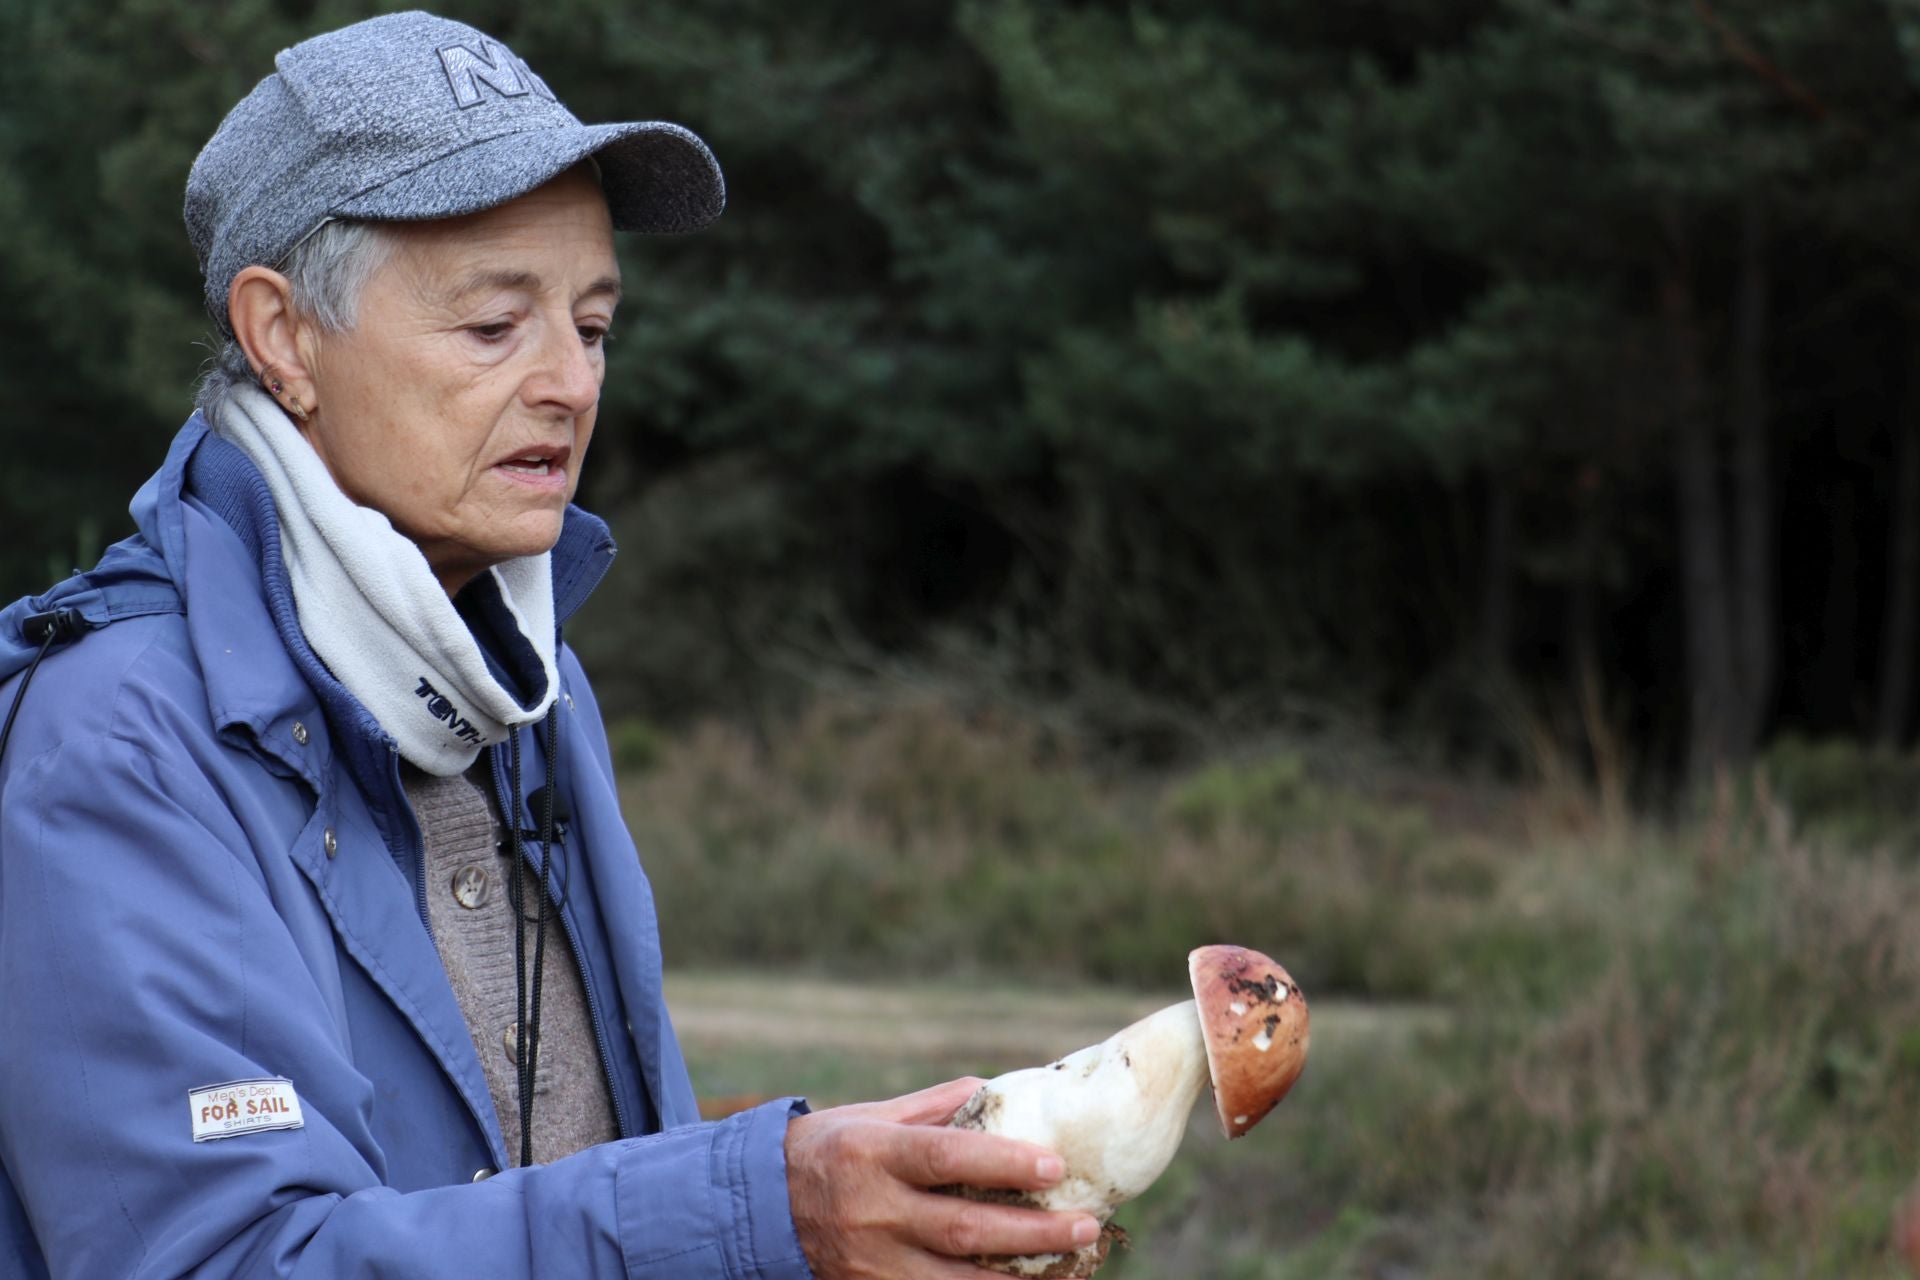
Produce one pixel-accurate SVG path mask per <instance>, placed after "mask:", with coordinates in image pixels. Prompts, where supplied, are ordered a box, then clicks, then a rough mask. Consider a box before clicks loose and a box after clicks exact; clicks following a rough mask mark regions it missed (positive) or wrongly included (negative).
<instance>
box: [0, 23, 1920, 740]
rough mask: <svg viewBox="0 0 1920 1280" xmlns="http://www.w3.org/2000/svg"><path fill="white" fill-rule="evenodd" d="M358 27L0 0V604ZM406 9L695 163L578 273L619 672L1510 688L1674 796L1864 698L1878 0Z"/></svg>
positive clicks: (1881, 710)
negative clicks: (1568, 711)
mask: <svg viewBox="0 0 1920 1280" xmlns="http://www.w3.org/2000/svg"><path fill="white" fill-rule="evenodd" d="M391 7H398V6H397V5H384V6H382V5H374V4H369V3H366V2H365V0H233V2H232V3H227V4H222V5H215V6H207V5H190V4H187V3H185V2H184V0H137V2H135V3H119V4H108V3H106V0H75V2H72V3H55V0H10V3H9V4H8V5H7V6H6V7H5V16H4V18H0V36H4V38H5V39H6V41H7V46H8V48H9V50H10V51H11V53H12V55H13V56H12V57H11V59H10V63H9V65H10V68H11V69H10V72H9V75H8V76H7V77H4V78H0V228H3V229H4V230H5V233H6V234H5V235H0V295H3V296H4V297H5V299H6V301H7V305H6V306H5V307H4V308H0V380H3V381H4V383H5V385H6V387H7V389H8V393H9V400H10V402H11V403H10V408H11V410H12V412H10V413H9V414H8V416H7V419H6V427H5V430H6V432H7V436H8V439H7V441H6V446H7V451H8V458H9V462H8V465H7V467H6V468H5V469H4V473H3V476H4V478H0V506H3V508H4V510H5V512H6V515H7V525H8V528H9V530H10V532H11V534H12V536H11V537H10V538H9V539H8V540H7V542H6V544H5V545H4V547H0V586H4V587H5V588H6V590H7V591H8V592H9V593H12V592H18V591H26V590H31V589H36V588H37V587H39V586H40V585H41V584H43V583H44V582H45V581H46V580H47V579H48V577H49V576H51V575H52V574H55V573H57V572H63V571H64V570H65V568H66V567H67V566H68V565H69V564H71V563H73V562H84V561H85V560H87V559H89V558H90V557H91V555H92V554H93V552H94V551H95V550H96V549H97V547H98V545H99V544H100V543H101V542H102V541H103V540H106V539H110V538H112V537H116V536H119V535H120V534H121V533H123V532H124V531H125V525H126V521H125V517H124V515H123V514H122V509H123V506H124V502H125V500H126V498H127V496H128V495H129V494H130V493H131V492H132V490H133V488H134V487H135V486H136V485H137V483H138V482H139V480H140V479H141V478H142V477H143V476H144V475H145V474H146V473H147V472H148V471H150V470H151V468H152V467H153V466H154V465H155V463H156V462H157V461H158V458H159V456H160V452H161V449H162V447H163V445H164V441H165V440H166V438H167V436H168V433H169V431H170V429H171V427H172V426H173V424H174V423H175V422H176V421H177V420H178V419H179V418H180V417H181V416H182V414H183V411H184V409H185V406H186V405H187V403H188V389H189V387H190V385H191V382H192V380H193V377H194V374H195V370H196V368H197V367H198V366H199V365H200V363H201V362H202V361H203V360H204V359H205V358H206V355H207V349H206V345H205V344H206V342H207V339H206V337H205V330H206V327H207V326H206V324H205V322H204V320H203V319H202V318H201V317H200V315H199V312H198V309H197V280H196V272H195V267H194V263H193V260H192V256H191V251H190V250H189V248H188V246H187V244H186V240H185V236H184V233H183V231H182V228H181V226H180V220H179V205H180V194H181V188H182V185H183V182H184V177H185V173H186V169H187V167H188V165H189V164H190V162H191V160H192V157H193V155H194V153H195V152H196V150H197V148H198V147H199V145H200V143H201V142H202V141H204V139H205V138H206V137H207V136H208V135H209V134H210V133H211V131H212V129H213V127H214V126H215V125H216V124H217V122H218V120H219V118H220V116H221V114H222V112H223V111H224V110H225V109H226V108H227V107H228V106H230V105H231V104H232V103H233V102H234V101H236V100H237V99H238V98H239V97H240V96H241V95H242V94H243V93H244V92H245V91H246V89H247V88H249V87H250V86H251V84H252V83H253V82H254V80H255V79H257V78H258V77H259V76H260V75H261V74H263V73H264V72H265V71H266V70H267V69H268V67H269V66H270V64H271V57H272V54H273V52H274V51H275V50H276V49H278V48H281V47H283V46H285V45H286V44H288V43H291V42H292V41H294V40H296V39H298V38H300V37H301V36H303V35H305V34H308V33H311V32H314V31H318V30H322V29H326V28H328V27H331V26H336V25H339V24H341V23H343V22H346V21H350V20H352V19H354V18H357V17H361V16H365V15H366V14H368V13H371V12H374V11H376V10H378V9H380V8H391ZM442 9H443V11H445V12H447V13H448V14H449V15H450V16H455V17H460V18H464V19H467V20H469V21H472V22H474V23H475V24H476V25H479V26H481V27H483V28H485V29H488V30H490V31H492V32H494V33H495V34H497V35H498V36H500V37H501V38H503V39H505V40H506V41H508V42H509V43H510V44H512V45H513V46H514V47H515V49H516V50H517V51H518V52H520V53H521V54H522V55H523V56H525V57H526V58H527V59H528V60H529V61H530V62H531V63H532V64H533V65H534V66H535V67H536V68H538V69H539V70H540V72H541V74H542V75H543V76H544V77H545V78H546V79H547V80H548V81H549V83H551V84H552V85H554V86H555V87H556V89H557V90H558V91H559V92H560V93H561V95H562V97H563V98H564V99H565V100H566V101H567V102H568V103H569V105H571V106H572V107H573V108H574V110H575V111H576V113H578V114H579V115H581V117H582V118H584V119H589V120H594V119H625V118H633V117H635V116H660V117H664V118H670V119H678V120H682V121H685V122H687V123H689V124H691V125H693V126H694V127H695V128H697V129H699V130H700V131H701V132H702V133H703V134H704V135H706V136H707V137H708V138H709V140H710V141H711V142H712V143H713V145H714V147H715V149H716V151H717V152H718V153H719V155H720V156H721V158H722V161H723V163H724V164H725V166H726V168H727V172H728V177H729V184H730V191H731V207H730V209H729V212H728V214H727V216H726V217H725V218H724V219H722V221H721V222H720V223H719V224H717V225H716V226H715V227H714V228H712V229H710V230H709V231H708V232H706V233H703V234H701V235H699V236H697V237H691V238H685V239H679V238H674V239H662V240H651V241H645V242H635V243H632V244H629V245H627V246H625V247H624V248H623V253H624V255H625V260H626V271H627V274H628V280H629V290H628V295H629V302H628V305H627V307H626V314H625V315H624V316H623V318H622V323H621V325H620V332H619V333H618V335H617V340H616V342H615V345H614V348H613V372H612V374H611V376H610V378H609V382H608V386H607V392H606V400H605V404H604V409H603V416H602V424H601V428H600V431H599V433H598V435H597V437H596V443H595V449H594V461H593V465H592V466H591V467H590V468H589V469H588V477H587V486H586V490H585V493H584V495H583V497H584V498H585V500H586V501H587V502H588V503H589V504H590V505H594V506H596V507H598V508H600V509H602V510H605V511H607V512H608V513H609V514H611V515H612V516H613V518H614V520H615V523H616V528H617V530H618V531H619V532H620V533H621V534H622V535H623V541H624V543H625V546H626V549H627V550H626V554H625V555H624V556H623V558H622V562H621V564H620V566H619V568H618V570H617V573H616V577H615V578H614V579H613V580H612V582H611V584H610V585H611V588H612V589H611V590H610V591H609V592H608V593H606V595H605V596H603V598H602V599H601V600H600V601H599V602H598V603H597V604H596V606H595V609H594V611H593V613H592V616H591V617H590V618H589V619H587V620H585V621H584V622H583V623H582V625H581V627H580V629H579V635H578V636H577V639H578V640H579V641H580V642H581V643H582V644H583V645H584V646H585V647H587V648H588V649H589V650H590V651H595V652H597V653H598V655H599V656H600V657H601V658H602V659H604V660H603V661H601V662H600V663H599V664H598V665H599V667H600V669H601V670H602V672H603V674H602V677H601V679H602V682H603V684H604V685H605V686H606V688H607V691H608V694H609V696H610V699H611V700H612V701H613V702H615V703H616V705H620V706H625V707H629V708H637V709H644V710H645V711H646V712H647V713H649V714H651V715H656V716H673V715H676V714H680V713H684V712H688V711H691V710H694V709H696V708H705V707H714V706H719V707H723V708H730V709H735V710H748V711H755V710H760V709H763V708H764V707H765V706H766V705H767V704H768V700H769V699H772V698H776V697H778V695H779V692H780V689H781V687H782V681H783V680H784V679H786V678H787V677H788V676H789V675H790V673H791V671H792V668H793V666H794V664H795V663H796V662H800V663H802V664H812V665H814V666H816V667H817V666H818V665H819V664H820V663H821V662H822V661H831V662H834V663H842V664H844V663H848V662H851V663H854V664H857V665H871V664H874V663H878V662H882V661H885V660H888V659H889V658H890V657H895V656H899V655H925V654H929V653H934V652H951V651H952V646H954V645H955V644H956V643H957V644H958V645H959V647H960V648H961V649H963V650H965V651H967V652H971V653H975V654H986V655H988V657H989V658H990V659H991V661H992V663H993V664H994V668H993V669H994V670H995V671H996V672H1000V673H1004V674H1006V675H1007V676H1009V677H1010V678H1011V679H1012V680H1014V681H1015V682H1016V683H1017V684H1018V686H1019V687H1020V688H1023V689H1027V690H1039V691H1043V692H1045V693H1046V694H1048V695H1050V696H1054V697H1060V698H1064V699H1066V700H1068V701H1076V700H1077V701H1078V702H1079V703H1080V704H1081V705H1083V706H1086V707H1089V708H1093V709H1094V710H1095V711H1096V712H1097V713H1099V714H1104V715H1106V716H1108V717H1109V718H1110V720H1111V724H1110V726H1109V727H1110V728H1111V729H1112V731H1113V732H1114V733H1115V734H1116V735H1120V736H1122V737H1124V736H1125V735H1127V734H1129V733H1132V732H1134V731H1135V730H1138V729H1140V728H1142V727H1143V726H1146V727H1149V728H1151V727H1153V726H1156V725H1158V726H1162V727H1164V726H1165V725H1167V724H1187V725H1191V724H1193V723H1206V724H1213V725H1224V726H1227V727H1243V728H1244V727H1256V726H1268V725H1271V724H1273V723H1275V722H1276V721H1277V720H1280V719H1283V718H1285V717H1288V716H1293V715H1298V714H1300V713H1301V711H1302V708H1320V709H1322V710H1324V709H1325V708H1327V707H1334V708H1337V709H1339V710H1340V711H1341V712H1342V713H1343V714H1358V715H1363V716H1381V717H1386V718H1388V719H1389V720H1390V721H1392V722H1394V723H1398V724H1402V725H1413V726H1414V727H1416V728H1418V729H1419V730H1421V731H1423V732H1426V733H1428V734H1430V735H1433V736H1435V737H1436V739H1437V740H1442V741H1444V740H1449V739H1453V740H1466V741H1470V742H1474V743H1478V744H1481V749H1485V744H1486V743H1487V741H1488V740H1489V737H1490V735H1492V734H1493V733H1494V724H1495V718H1493V717H1492V716H1491V715H1490V710H1489V709H1490V708H1492V707H1498V706H1504V705H1506V703H1505V702H1503V701H1501V699H1502V698H1504V696H1505V691H1510V690H1512V689H1515V688H1518V689H1521V690H1525V691H1527V695H1528V698H1529V700H1530V701H1531V702H1533V703H1534V704H1535V705H1545V706H1548V707H1554V706H1563V705H1564V706H1571V705H1573V704H1574V703H1575V702H1577V701H1578V700H1579V699H1580V698H1581V697H1582V696H1583V695H1584V694H1585V692H1586V691H1588V690H1592V689H1599V690H1601V691H1602V701H1603V702H1605V703H1606V705H1608V706H1616V705H1621V706H1625V707H1626V708H1627V710H1625V711H1623V712H1620V713H1619V714H1621V715H1622V716H1623V717H1624V718H1625V719H1626V720H1627V724H1626V725H1625V726H1624V727H1625V728H1627V729H1628V730H1630V731H1631V732H1632V733H1633V734H1634V735H1635V742H1636V744H1637V746H1638V747H1639V748H1640V749H1641V751H1642V753H1643V755H1644V757H1645V758H1646V759H1648V760H1649V761H1651V762H1653V763H1655V764H1657V765H1662V766H1669V765H1670V766H1672V767H1673V768H1674V769H1676V770H1680V771H1686V772H1691V773H1692V774H1694V775H1695V776H1699V775H1701V774H1703V773H1704V772H1706V771H1708V770H1710V769H1711V768H1713V767H1715V766H1716V765H1718V764H1721V763H1726V762H1736V763H1737V762H1738V761H1740V760H1742V759H1744V758H1746V756H1747V755H1748V753H1749V752H1751V751H1752V750H1753V748H1754V747H1755V745H1756V744H1757V742H1758V741H1759V740H1760V739H1761V738H1762V737H1763V736H1765V735H1766V734H1768V733H1770V732H1772V731H1773V730H1775V729H1776V728H1779V727H1782V726H1787V727H1796V728H1801V729H1805V730H1808V731H1813V732H1821V733H1833V732H1839V733H1860V734H1865V733H1868V732H1874V731H1877V732H1879V733H1880V735H1881V736H1882V737H1886V738H1890V739H1892V740H1894V741H1900V740H1902V739H1904V738H1905V736H1906V734H1907V732H1908V729H1909V728H1910V726H1911V722H1912V718H1913V717H1912V712H1913V707H1912V705H1911V703H1912V702H1913V701H1914V699H1915V697H1916V696H1920V691H1917V690H1916V689H1915V684H1916V683H1917V682H1916V681H1915V679H1914V677H1913V674H1912V672H1911V653H1910V650H1912V649H1913V648H1914V640H1913V631H1914V625H1915V624H1913V623H1912V622H1911V621H1910V619H1911V618H1912V617H1913V616H1915V615H1916V608H1917V607H1916V606H1915V604H1914V603H1913V599H1912V597H1913V596H1914V595H1915V593H1916V589H1920V583H1916V581H1915V578H1916V577H1920V568H1916V566H1920V510H1914V509H1915V508H1920V461H1914V462H1913V464H1912V470H1913V474H1914V480H1913V485H1912V493H1913V494H1914V495H1915V498H1916V500H1915V501H1914V502H1911V503H1909V502H1907V501H1905V499H1904V498H1903V496H1902V495H1903V494H1905V493H1907V490H1905V489H1901V488H1900V487H1899V486H1900V485H1901V484H1904V483H1905V481H1902V480H1900V478H1899V477H1901V476H1903V475H1905V474H1906V472H1905V471H1903V470H1902V467H1903V466H1905V465H1906V464H1905V462H1904V461H1903V460H1905V459H1909V458H1914V459H1920V432H1917V431H1916V426H1920V423H1916V421H1915V419H1916V416H1920V399H1916V397H1915V395H1914V394H1913V387H1912V386H1911V384H1910V381H1909V378H1910V375H1908V374H1907V373H1906V372H1905V366H1906V364H1907V363H1908V362H1909V360H1908V353H1909V352H1911V351H1912V350H1913V349H1914V348H1915V346H1916V343H1915V341H1914V334H1915V332H1916V318H1915V316H1914V315H1913V313H1912V310H1911V308H1910V307H1909V306H1908V305H1907V297H1908V292H1909V288H1908V286H1909V284H1910V282H1911V280H1912V277H1913V273H1914V265H1915V262H1916V259H1917V258H1920V255H1916V253H1915V252H1914V249H1913V239H1912V236H1913V232H1912V227H1913V225H1914V224H1913V216H1912V210H1913V208H1914V206H1915V202H1916V196H1920V184H1917V183H1916V181H1915V180H1914V179H1913V178H1912V177H1910V176H1909V175H1910V174H1911V173H1912V172H1913V170H1914V166H1913V165H1912V164H1911V162H1910V159H1909V158H1910V157H1911V155H1912V154H1913V153H1914V147H1913V145H1912V144H1913V143H1914V142H1915V141H1916V140H1920V103H1917V102H1916V80H1915V75H1916V74H1917V73H1916V67H1920V6H1916V5H1914V4H1913V3H1911V0H1691V2H1690V3H1685V4H1670V5H1669V4H1651V3H1647V2H1646V0H1447V2H1442V0H1365V2H1364V3H1355V4H1342V5H1327V4H1324V3H1307V2H1306V0H1261V2H1260V3H1252V2H1250V0H1215V2H1214V3H1210V4H1207V5H1204V6H1193V5H1180V4H1173V3H1167V2H1164V0H1162V2H1159V3H1153V2H1148V0H1141V2H1139V3H1132V4H1120V3H1115V2H1112V0H1105V2H1089V3H1081V4H1073V5H1051V4H1041V3H1038V2H1037V0H954V2H953V3H930V4H918V5H873V4H867V3H856V2H854V0H823V2H822V3H818V4H813V5H806V6H799V7H795V6H791V5H776V4H773V3H770V2H769V0H728V2H727V3H724V4H711V5H698V6H679V7H652V8H644V9H636V8H634V7H632V6H625V5H614V4H610V3H606V2H605V0H548V2H547V3H544V4H542V5H538V6H529V5H511V4H507V3H504V2H503V0H449V2H448V3H446V4H444V5H443V6H442ZM74 441H84V442H85V443H84V445H83V446H82V447H81V448H80V450H78V451H76V449H75V448H74V445H73V443H72V442H74ZM1908 547H1912V548H1914V550H1913V552H1912V555H1911V557H1910V560H1909V559H1903V558H1902V557H1903V556H1907V555H1908V552H1907V551H1906V550H1903V548H1908ZM1903 565H1906V566H1907V567H1908V569H1911V570H1914V571H1913V572H1907V571H1903V569H1902V566H1903ZM1903 619H1909V621H1905V622H1903ZM1903 626H1904V627H1905V628H1906V630H1904V631H1903V630H1902V629H1901V628H1902V627H1903ZM943 646H945V648H943ZM1607 691H1613V692H1612V693H1610V694H1609V693H1608V692H1607ZM1622 693H1624V694H1625V695H1627V698H1626V699H1625V701H1622V700H1621V697H1620V695H1621V694H1622ZM1490 698H1492V699H1493V700H1492V701H1489V699H1490ZM1141 708H1147V709H1149V711H1146V712H1143V711H1142V710H1141Z"/></svg>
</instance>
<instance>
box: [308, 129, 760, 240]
mask: <svg viewBox="0 0 1920 1280" xmlns="http://www.w3.org/2000/svg"><path fill="white" fill-rule="evenodd" d="M588 156H592V157H594V160H595V162H596V163H597V164H598V165H599V166H600V177H601V189H602V190H603V191H605V192H606V196H607V207H608V210H609V211H610V212H611V213H612V215H613V225H614V227H615V228H616V229H618V230H621V231H647V232H678V231H697V230H699V229H700V228H701V227H704V226H706V225H707V224H708V223H709V222H712V221H713V220H714V219H715V218H717V217H719V216H720V211H721V210H722V209H723V208H725V207H726V203H727V186H726V181H725V179H724V178H722V177H721V175H720V164H719V162H718V161H717V160H715V159H714V158H713V152H711V151H709V150H708V149H707V144H706V143H704V142H702V141H701V140H700V139H699V137H698V136H697V135H695V134H694V133H693V132H692V131H691V130H688V129H684V128H682V127H681V126H679V125H677V124H668V123H666V122H664V121H644V122H641V123H637V124H597V125H578V126H574V127H571V128H562V129H534V130H529V131H527V132H525V133H509V134H504V135H502V136H500V137H496V138H489V139H487V140H486V141H485V142H476V143H475V144H473V145H472V146H470V147H465V148H462V149H461V150H459V151H456V152H454V153H453V154H451V155H447V156H442V157H441V158H440V159H438V160H435V161H433V162H431V163H429V164H425V165H422V166H421V167H420V168H418V169H415V170H412V171H411V172H409V173H404V174H401V175H400V176H399V177H397V178H394V179H391V180H390V181H388V182H384V183H382V184H381V185H380V186H378V187H374V188H372V189H370V190H367V191H363V192H360V193H359V194H358V195H356V196H354V197H353V198H352V199H349V200H347V201H344V202H342V203H341V204H340V205H338V206H337V207H336V208H334V209H333V210H332V216H334V217H341V218H366V219H370V220H373V221H390V222H415V221H420V220H422V219H427V218H454V217H459V216H460V215H461V214H467V213H478V212H480V211H481V210H482V209H491V208H493V207H494V206H496V205H501V204H505V203H506V202H507V201H509V200H512V199H514V198H516V197H518V196H523V195H525V194H526V193H527V192H529V191H532V190H533V189H534V188H535V187H538V186H541V185H543V184H544V183H546V182H549V181H551V180H552V179H553V178H556V177H558V176H559V175H560V174H562V173H565V172H566V171H567V170H568V169H570V168H572V167H573V166H574V165H576V164H578V163H580V161H582V160H584V159H586V158H587V157H588Z"/></svg>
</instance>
